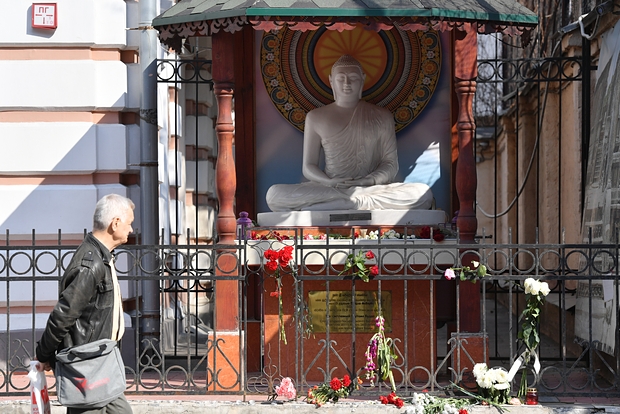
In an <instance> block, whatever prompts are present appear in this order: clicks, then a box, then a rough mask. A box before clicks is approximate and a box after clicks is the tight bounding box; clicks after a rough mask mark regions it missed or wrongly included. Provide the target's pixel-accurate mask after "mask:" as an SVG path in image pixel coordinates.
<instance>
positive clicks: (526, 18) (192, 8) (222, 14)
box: [153, 0, 538, 49]
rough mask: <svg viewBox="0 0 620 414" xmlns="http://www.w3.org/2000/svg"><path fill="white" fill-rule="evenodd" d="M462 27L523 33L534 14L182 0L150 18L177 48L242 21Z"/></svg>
mask: <svg viewBox="0 0 620 414" xmlns="http://www.w3.org/2000/svg"><path fill="white" fill-rule="evenodd" d="M359 23H362V24H364V25H366V26H367V27H368V28H370V29H374V30H385V29H390V28H392V27H394V26H398V27H399V28H401V29H403V30H425V29H428V28H433V29H435V30H450V29H454V28H456V29H461V30H463V29H466V28H469V27H471V26H472V25H473V26H475V28H476V30H477V31H478V32H479V33H492V32H504V33H507V34H522V33H523V32H524V31H525V30H527V29H529V28H532V27H534V26H535V25H536V24H537V23H538V17H537V15H536V14H534V13H533V12H532V11H531V10H529V9H527V8H526V7H525V6H523V5H521V4H519V3H517V2H516V1H515V0H181V1H180V2H179V3H177V4H176V5H174V6H172V7H171V8H170V9H168V10H166V11H165V12H163V13H162V14H161V15H159V16H157V17H156V18H155V19H153V26H154V27H155V28H156V29H157V30H159V32H160V38H161V40H162V41H163V42H164V43H167V44H168V45H169V46H172V47H174V48H175V49H177V48H178V47H179V46H180V43H181V39H183V38H187V37H191V36H206V35H210V34H212V33H214V32H217V31H219V30H225V31H229V32H234V31H237V30H240V29H241V26H242V25H244V24H251V25H253V26H254V27H256V28H257V29H262V30H271V29H273V28H276V27H280V26H282V25H284V24H286V25H288V27H289V28H290V29H293V30H314V29H316V28H318V27H319V26H321V25H325V26H326V27H327V28H328V29H334V30H347V29H353V28H354V27H355V25H356V24H359Z"/></svg>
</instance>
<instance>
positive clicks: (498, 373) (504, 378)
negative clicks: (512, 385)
mask: <svg viewBox="0 0 620 414" xmlns="http://www.w3.org/2000/svg"><path fill="white" fill-rule="evenodd" d="M493 371H495V372H494V374H495V375H494V378H493V379H494V380H495V382H496V383H500V382H508V373H507V372H506V371H504V370H503V369H494V370H493Z"/></svg>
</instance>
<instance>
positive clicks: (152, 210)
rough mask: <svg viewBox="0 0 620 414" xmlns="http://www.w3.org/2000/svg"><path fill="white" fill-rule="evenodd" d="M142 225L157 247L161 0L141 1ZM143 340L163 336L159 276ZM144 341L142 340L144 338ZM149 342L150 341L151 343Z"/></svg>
mask: <svg viewBox="0 0 620 414" xmlns="http://www.w3.org/2000/svg"><path fill="white" fill-rule="evenodd" d="M138 4H139V7H140V24H139V26H140V69H141V73H142V95H141V98H140V201H141V202H140V213H141V221H140V226H141V230H142V241H141V243H142V245H145V246H155V245H157V244H158V235H159V208H158V206H159V179H158V174H157V172H158V171H157V170H158V165H157V159H158V158H157V144H158V142H159V137H158V130H157V50H158V47H157V32H156V31H155V29H154V28H153V26H152V24H153V19H154V18H155V16H157V0H140V2H139V3H138ZM156 256H157V254H155V255H153V254H149V253H147V254H146V257H144V259H145V260H144V261H143V265H144V269H145V273H146V274H145V277H146V276H149V275H153V276H157V274H153V273H152V272H155V271H156V269H157V268H158V264H157V262H156ZM141 312H142V318H141V319H140V320H141V325H140V333H141V334H142V337H141V339H159V282H158V280H157V278H155V279H153V280H149V278H147V280H143V281H142V309H141ZM141 343H142V341H141ZM147 343H148V342H147Z"/></svg>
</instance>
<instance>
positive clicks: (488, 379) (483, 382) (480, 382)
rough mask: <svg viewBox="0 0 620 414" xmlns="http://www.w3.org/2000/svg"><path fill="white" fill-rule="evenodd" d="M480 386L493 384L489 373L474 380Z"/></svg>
mask: <svg viewBox="0 0 620 414" xmlns="http://www.w3.org/2000/svg"><path fill="white" fill-rule="evenodd" d="M476 382H477V383H478V385H479V386H481V387H482V388H491V386H492V385H493V379H492V378H491V377H490V376H489V375H483V376H482V378H480V379H479V380H477V381H476Z"/></svg>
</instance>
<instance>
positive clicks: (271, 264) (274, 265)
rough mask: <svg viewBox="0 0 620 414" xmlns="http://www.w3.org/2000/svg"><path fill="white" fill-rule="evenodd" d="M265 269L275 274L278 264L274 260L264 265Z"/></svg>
mask: <svg viewBox="0 0 620 414" xmlns="http://www.w3.org/2000/svg"><path fill="white" fill-rule="evenodd" d="M265 268H266V269H267V270H269V271H270V272H275V271H276V269H277V268H278V262H276V261H274V260H270V261H268V262H267V263H265Z"/></svg>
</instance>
